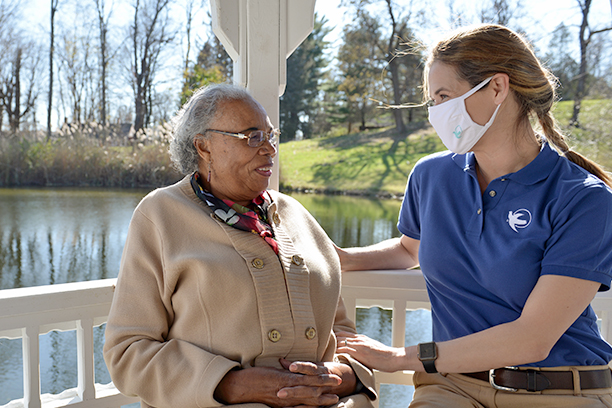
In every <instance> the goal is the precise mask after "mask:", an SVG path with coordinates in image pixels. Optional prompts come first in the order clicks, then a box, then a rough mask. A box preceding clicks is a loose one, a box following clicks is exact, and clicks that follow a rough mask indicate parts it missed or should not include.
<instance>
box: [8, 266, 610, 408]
mask: <svg viewBox="0 0 612 408" xmlns="http://www.w3.org/2000/svg"><path fill="white" fill-rule="evenodd" d="M342 279H343V283H342V296H343V298H344V303H345V305H346V307H347V312H348V314H349V317H351V318H352V319H355V315H356V313H355V311H356V308H358V307H372V306H380V307H383V308H386V309H391V310H392V313H393V314H392V344H393V346H397V347H399V346H403V345H404V339H405V332H406V313H405V311H406V310H407V309H418V308H425V309H429V307H430V304H429V299H428V297H427V291H426V289H425V282H424V280H423V276H422V275H421V272H420V271H418V270H410V271H407V270H399V271H398V270H396V271H362V272H347V273H344V274H343V276H342ZM115 283H116V279H105V280H97V281H88V282H77V283H66V284H59V285H50V286H38V287H32V288H20V289H6V290H0V338H9V339H12V338H21V339H22V345H23V377H24V378H23V381H24V398H23V399H20V400H15V401H11V402H9V403H8V404H7V405H5V406H3V407H6V408H17V407H27V408H30V407H36V408H40V407H49V408H50V407H59V406H65V405H68V404H70V405H71V407H75V408H81V407H83V408H98V407H100V408H102V407H108V408H118V407H120V406H122V405H127V404H131V403H134V402H138V399H137V398H134V397H127V396H124V395H122V394H120V393H119V391H117V389H116V388H115V387H114V386H113V384H112V383H110V384H107V385H101V384H95V383H94V365H93V358H94V357H93V356H94V346H93V328H94V327H96V326H99V325H101V324H103V323H105V322H106V319H107V316H108V312H109V310H110V305H111V301H112V298H113V292H114V288H115ZM592 305H593V308H594V309H595V311H596V313H597V315H598V316H599V318H600V319H601V322H600V323H601V331H602V335H603V337H604V338H606V339H608V340H609V339H611V338H612V325H611V324H610V318H611V316H612V293H610V291H608V292H601V293H599V294H598V295H597V296H596V298H595V299H594V300H593V302H592ZM66 330H76V332H77V356H78V364H77V366H78V382H77V388H75V389H71V390H66V391H64V392H62V393H61V394H59V395H56V396H55V395H48V394H45V395H41V394H40V369H39V365H40V356H39V351H38V347H39V344H38V336H39V335H40V334H45V333H48V332H50V331H66ZM376 380H377V386H380V384H402V385H411V384H412V372H410V371H404V372H399V373H381V372H377V374H376ZM0 408H1V407H0Z"/></svg>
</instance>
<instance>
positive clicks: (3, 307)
mask: <svg viewBox="0 0 612 408" xmlns="http://www.w3.org/2000/svg"><path fill="white" fill-rule="evenodd" d="M115 283H116V279H105V280H97V281H88V282H77V283H65V284H59V285H49V286H37V287H31V288H19V289H6V290H0V338H7V339H14V338H21V339H22V349H23V390H24V398H23V399H22V400H17V401H11V402H10V403H9V404H8V406H9V407H11V408H12V407H27V408H40V407H43V406H45V407H46V406H49V407H51V406H53V407H58V406H63V405H67V404H70V405H71V406H73V407H75V408H81V407H88V408H95V407H100V408H102V407H108V408H111V407H121V406H122V405H127V404H131V403H134V402H138V401H139V400H138V398H133V397H132V398H130V397H126V396H124V395H122V394H120V393H119V391H118V390H117V389H116V388H115V387H114V386H113V385H112V383H111V384H108V385H101V384H95V383H94V345H93V328H94V327H95V326H99V325H101V324H103V323H105V322H106V319H107V316H108V312H109V310H110V305H111V301H112V299H113V292H114V289H115ZM66 330H76V333H77V369H78V377H77V378H78V379H77V388H76V389H73V390H66V391H64V392H63V393H61V394H60V395H58V396H51V395H41V394H40V355H39V341H38V336H39V335H41V334H46V333H48V332H50V331H66ZM62 402H64V403H62Z"/></svg>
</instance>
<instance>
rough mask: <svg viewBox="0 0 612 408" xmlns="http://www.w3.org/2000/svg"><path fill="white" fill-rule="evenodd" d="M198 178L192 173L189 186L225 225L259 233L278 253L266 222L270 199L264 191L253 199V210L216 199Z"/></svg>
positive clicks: (272, 233) (196, 174)
mask: <svg viewBox="0 0 612 408" xmlns="http://www.w3.org/2000/svg"><path fill="white" fill-rule="evenodd" d="M199 178H200V175H199V173H198V172H195V173H193V175H192V176H191V187H193V191H194V192H195V193H196V195H197V196H198V197H199V198H200V199H201V200H202V201H204V202H205V203H206V204H208V206H209V207H210V209H211V210H212V211H213V213H214V214H215V215H216V216H217V217H219V218H220V219H221V220H222V221H225V223H226V224H227V225H230V226H232V227H234V228H238V229H241V230H243V231H248V232H252V233H253V234H257V235H259V236H260V237H262V238H263V239H264V240H265V241H266V242H267V243H268V245H270V247H272V249H273V250H274V252H275V253H276V254H277V255H278V243H277V242H276V240H275V239H274V231H273V230H272V227H271V226H270V224H269V222H268V207H269V206H270V202H271V199H270V196H269V195H268V193H267V192H266V191H264V192H263V193H262V194H260V195H259V196H257V197H255V199H253V202H252V204H253V210H251V209H250V208H247V207H244V206H242V205H240V204H236V203H234V202H233V201H230V200H220V199H218V198H217V197H215V196H214V195H212V194H211V193H210V192H208V191H206V190H204V188H203V187H202V186H201V185H200V183H199V182H198V180H199Z"/></svg>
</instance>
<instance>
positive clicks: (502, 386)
mask: <svg viewBox="0 0 612 408" xmlns="http://www.w3.org/2000/svg"><path fill="white" fill-rule="evenodd" d="M579 374H580V389H583V390H587V389H593V388H611V387H612V372H611V371H610V369H603V370H590V371H579ZM463 375H467V376H468V377H472V378H476V379H478V380H482V381H487V382H488V383H490V384H491V385H492V386H493V388H496V389H498V390H502V391H513V392H516V391H518V390H527V391H532V392H535V391H543V390H546V389H549V390H573V389H574V376H573V374H572V372H571V371H536V370H529V369H527V370H519V369H517V368H498V369H495V370H490V371H480V372H477V373H463Z"/></svg>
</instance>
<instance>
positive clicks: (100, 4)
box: [95, 0, 108, 127]
mask: <svg viewBox="0 0 612 408" xmlns="http://www.w3.org/2000/svg"><path fill="white" fill-rule="evenodd" d="M95 1H96V8H97V10H98V26H99V29H100V108H99V111H100V124H101V125H102V126H103V127H104V126H106V115H107V113H106V68H107V65H108V56H107V54H108V51H107V41H106V34H107V32H108V28H107V27H108V21H105V16H104V0H95Z"/></svg>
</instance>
